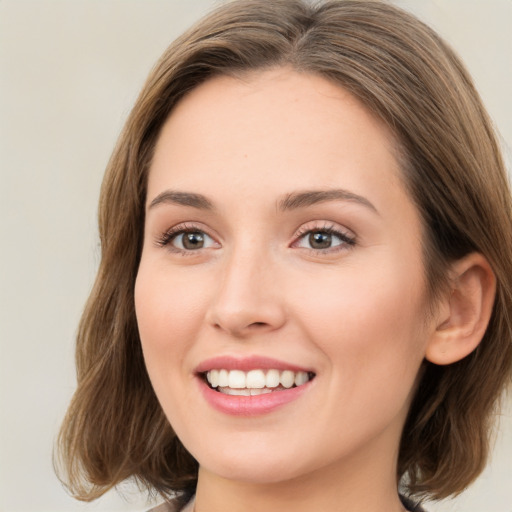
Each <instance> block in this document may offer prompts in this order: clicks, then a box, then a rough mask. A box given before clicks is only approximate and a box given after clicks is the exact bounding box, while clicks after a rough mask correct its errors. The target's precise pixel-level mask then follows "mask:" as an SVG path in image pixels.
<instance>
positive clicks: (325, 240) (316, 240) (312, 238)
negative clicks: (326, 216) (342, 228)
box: [308, 231, 332, 249]
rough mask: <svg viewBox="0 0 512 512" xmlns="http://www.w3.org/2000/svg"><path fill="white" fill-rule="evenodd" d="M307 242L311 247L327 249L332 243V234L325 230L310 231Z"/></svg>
mask: <svg viewBox="0 0 512 512" xmlns="http://www.w3.org/2000/svg"><path fill="white" fill-rule="evenodd" d="M308 242H309V245H310V247H311V248H312V249H328V248H329V247H331V245H332V235H331V233H326V232H325V231H312V232H311V233H310V234H309V236H308Z"/></svg>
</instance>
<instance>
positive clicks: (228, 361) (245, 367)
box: [195, 355, 313, 373]
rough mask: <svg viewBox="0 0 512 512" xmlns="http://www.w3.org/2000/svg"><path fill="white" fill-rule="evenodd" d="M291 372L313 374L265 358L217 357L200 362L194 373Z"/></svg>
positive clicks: (297, 366)
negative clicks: (216, 371) (213, 371)
mask: <svg viewBox="0 0 512 512" xmlns="http://www.w3.org/2000/svg"><path fill="white" fill-rule="evenodd" d="M220 369H223V370H242V371H246V372H248V371H250V370H272V369H275V370H291V371H293V372H313V370H312V369H310V368H306V367H303V366H299V365H296V364H293V363H289V362H286V361H280V360H279V359H273V358H271V357H265V356H256V355H254V356H248V357H247V356H246V357H234V356H227V355H226V356H217V357H212V358H210V359H206V360H204V361H202V362H201V363H200V364H199V365H198V366H197V368H196V370H195V371H196V373H205V372H208V371H210V370H220Z"/></svg>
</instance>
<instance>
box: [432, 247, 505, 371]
mask: <svg viewBox="0 0 512 512" xmlns="http://www.w3.org/2000/svg"><path fill="white" fill-rule="evenodd" d="M450 274H451V277H452V279H451V293H450V292H448V293H447V296H446V297H444V298H443V299H442V300H441V303H440V304H439V308H438V316H437V327H436V329H435V332H433V333H432V336H431V338H430V339H429V342H428V345H427V349H426V352H425V357H426V359H427V360H428V361H430V362H432V363H434V364H439V365H446V364H451V363H454V362H456V361H459V360H461V359H463V358H464V357H466V356H467V355H468V354H470V353H471V352H473V350H475V348H476V347H477V346H478V345H479V343H480V341H482V338H483V336H484V334H485V330H486V329H487V325H488V324H489V320H490V318H491V313H492V308H493V304H494V296H495V294H496V278H495V275H494V272H493V271H492V269H491V266H490V265H489V262H488V261H487V259H486V258H485V257H484V256H483V255H482V254H480V253H471V254H469V255H467V256H465V257H464V258H462V259H461V260H458V261H456V262H455V263H454V264H453V265H452V267H451V272H450Z"/></svg>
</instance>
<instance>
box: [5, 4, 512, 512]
mask: <svg viewBox="0 0 512 512" xmlns="http://www.w3.org/2000/svg"><path fill="white" fill-rule="evenodd" d="M396 3H397V4H399V5H402V6H404V7H406V8H408V9H410V10H412V11H414V12H416V13H417V14H418V15H420V17H422V18H424V19H425V20H427V21H428V22H429V23H430V24H432V25H433V26H434V27H435V28H437V29H438V30H439V31H440V32H441V33H442V34H443V35H444V36H445V37H446V38H447V39H448V40H449V41H451V42H452V44H453V45H454V47H455V48H456V49H457V50H458V51H459V53H460V54H461V55H462V57H463V58H464V60H465V61H466V63H467V65H468V67H469V69H470V71H471V72H472V73H473V76H474V77H475V80H476V83H477V86H478V88H479V90H480V91H481V94H482V96H483V98H484V101H485V102H486V104H487V106H488V108H489V110H490V113H491V115H492V117H493V119H494V120H495V122H496V124H497V126H498V128H499V130H500V132H501V134H502V136H503V143H504V145H506V146H507V147H508V148H510V146H511V145H512V101H511V99H510V94H511V91H512V69H511V67H512V64H511V62H512V0H486V1H484V0H400V1H396ZM213 4H214V2H213V1H212V0H193V1H185V0H167V1H162V0H160V1H157V0H108V1H107V0H103V1H99V0H78V1H74V0H67V1H64V0H60V1H57V0H39V1H28V0H3V1H2V0H0V173H1V179H0V191H1V194H0V198H1V200H0V241H1V242H0V243H1V250H0V261H1V264H0V343H1V345H0V415H1V416H0V511H3V512H21V511H24V512H44V511H48V512H50V511H51V512H60V511H77V510H87V511H88V510H98V511H120V510H145V508H147V507H146V503H145V500H144V498H143V497H139V496H138V495H137V493H136V491H134V490H133V489H131V488H129V487H127V488H125V492H126V493H127V496H128V498H129V499H130V502H128V503H127V502H126V501H123V500H121V498H119V497H118V495H117V494H116V493H109V494H108V495H107V496H105V497H104V498H102V499H100V500H99V501H98V502H96V503H93V504H89V505H87V504H81V503H78V502H76V501H74V500H72V499H71V498H69V497H68V496H67V495H66V493H65V492H64V490H63V489H62V488H61V486H60V483H59V482H58V481H57V479H56V478H55V476H54V474H53V471H52V465H51V452H52V443H53V441H54V438H55V435H56V432H57V430H58V425H59V423H60V421H61V419H62V416H63V414H64V411H65V409H66V404H67V402H68V400H69V398H70V397H71V394H72V392H73V389H74V385H75V381H74V368H73V345H74V339H73V338H74V333H75V330H76V325H77V323H78V320H79V317H80V312H81V309H82V307H83V304H84V301H85V300H86V297H87V294H88V291H89V289H90V287H91V284H92V280H93V278H94V272H95V269H96V265H97V263H98V258H99V251H98V242H97V231H96V205H97V198H98V192H99V187H100V182H101V178H102V174H103V170H104V167H105V164H106V162H107V159H108V157H109V154H110V152H111V150H112V148H113V145H114V142H115V140H116V138H117V135H118V133H119V131H120V129H121V127H122V124H123V121H124V120H125V119H126V116H127V114H128V112H129V109H130V107H131V105H132V104H133V102H134V100H135V97H136V95H137V92H138V90H139V89H140V87H141V85H142V83H143V81H144V79H145V76H146V74H147V73H148V71H149V69H150V67H151V66H152V65H153V63H154V61H155V60H156V59H157V58H158V57H159V55H160V54H161V52H162V51H163V50H164V49H165V47H166V46H167V45H168V43H169V42H170V41H171V40H172V39H174V38H175V37H176V36H177V35H178V34H179V33H181V32H182V31H183V30H184V29H185V28H186V27H187V26H188V25H190V24H191V23H192V22H193V21H195V20H196V19H197V18H198V17H199V16H200V15H201V14H203V13H204V12H206V11H207V10H208V9H209V8H210V7H211V6H212V5H213ZM507 152H508V154H509V155H510V149H508V150H507ZM511 475H512V409H510V408H509V410H508V411H507V412H506V413H505V415H504V417H503V421H502V423H501V430H500V435H499V438H498V442H497V445H496V448H495V451H494V456H493V460H492V463H491V465H490V466H489V468H488V469H487V470H486V472H485V473H484V475H483V476H482V477H481V478H480V479H479V481H478V482H477V483H476V484H475V485H474V486H472V487H471V488H470V489H469V490H468V491H467V492H466V493H465V494H463V495H462V496H460V497H459V498H458V499H456V500H455V501H453V502H445V503H441V504H432V505H429V507H428V508H429V510H430V511H432V512H441V511H443V512H448V511H459V510H460V511H464V512H487V511H492V512H512V505H511V504H510V496H509V495H510V487H511V484H512V476H511Z"/></svg>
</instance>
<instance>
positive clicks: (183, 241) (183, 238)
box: [170, 231, 214, 251]
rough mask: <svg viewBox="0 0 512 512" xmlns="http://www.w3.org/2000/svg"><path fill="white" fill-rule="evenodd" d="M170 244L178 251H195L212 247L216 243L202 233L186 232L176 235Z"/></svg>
mask: <svg viewBox="0 0 512 512" xmlns="http://www.w3.org/2000/svg"><path fill="white" fill-rule="evenodd" d="M170 243H171V244H172V245H173V246H174V247H176V248H177V249H181V250H186V251H195V250H197V249H205V248H206V247H212V246H213V245H214V242H213V240H212V238H211V237H210V236H208V235H207V234H206V233H204V232H202V231H185V232H182V233H177V234H176V235H174V236H173V237H172V238H171V240H170Z"/></svg>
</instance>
